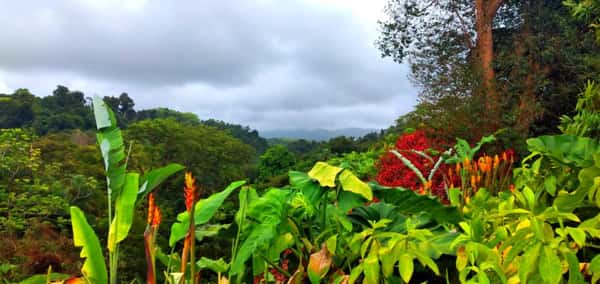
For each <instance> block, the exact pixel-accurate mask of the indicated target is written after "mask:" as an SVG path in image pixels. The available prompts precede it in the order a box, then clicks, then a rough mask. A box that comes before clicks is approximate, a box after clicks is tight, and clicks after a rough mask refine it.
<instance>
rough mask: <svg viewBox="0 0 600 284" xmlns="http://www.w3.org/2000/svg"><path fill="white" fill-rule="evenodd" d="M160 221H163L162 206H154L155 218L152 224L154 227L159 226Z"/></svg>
mask: <svg viewBox="0 0 600 284" xmlns="http://www.w3.org/2000/svg"><path fill="white" fill-rule="evenodd" d="M160 221H162V214H161V212H160V207H158V206H156V207H154V214H153V218H152V226H153V227H158V225H160Z"/></svg>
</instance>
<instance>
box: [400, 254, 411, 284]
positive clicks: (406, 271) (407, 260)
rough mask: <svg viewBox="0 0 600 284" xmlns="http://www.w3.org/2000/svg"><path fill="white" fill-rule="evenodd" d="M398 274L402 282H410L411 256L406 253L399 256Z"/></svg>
mask: <svg viewBox="0 0 600 284" xmlns="http://www.w3.org/2000/svg"><path fill="white" fill-rule="evenodd" d="M399 268H400V276H401V277H402V280H404V282H406V283H408V282H410V278H412V274H413V271H414V264H413V257H412V256H411V255H409V254H407V253H405V254H403V255H401V256H400V265H399Z"/></svg>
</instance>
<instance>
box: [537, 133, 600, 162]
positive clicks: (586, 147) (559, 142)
mask: <svg viewBox="0 0 600 284" xmlns="http://www.w3.org/2000/svg"><path fill="white" fill-rule="evenodd" d="M527 145H528V149H529V151H530V152H539V153H542V154H544V155H546V156H548V157H550V158H551V159H553V160H555V161H557V162H559V163H562V164H566V165H574V166H577V167H582V168H586V167H591V166H593V165H594V159H593V155H594V154H595V153H597V152H598V151H600V145H599V144H598V141H596V140H595V139H591V138H587V137H579V136H574V135H567V134H563V135H546V136H539V137H536V138H530V139H527Z"/></svg>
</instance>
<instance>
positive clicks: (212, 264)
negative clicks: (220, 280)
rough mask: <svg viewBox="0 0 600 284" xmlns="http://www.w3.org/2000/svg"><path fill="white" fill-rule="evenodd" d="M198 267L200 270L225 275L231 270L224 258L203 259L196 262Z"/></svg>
mask: <svg viewBox="0 0 600 284" xmlns="http://www.w3.org/2000/svg"><path fill="white" fill-rule="evenodd" d="M196 265H197V266H198V268H200V269H209V270H211V271H213V272H215V273H224V272H225V271H227V269H229V263H227V262H225V261H224V260H223V258H219V259H217V260H214V259H210V258H206V257H202V258H200V260H198V261H197V262H196Z"/></svg>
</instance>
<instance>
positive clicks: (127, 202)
mask: <svg viewBox="0 0 600 284" xmlns="http://www.w3.org/2000/svg"><path fill="white" fill-rule="evenodd" d="M138 181H139V174H137V173H128V174H127V175H126V178H125V184H124V186H123V191H122V193H121V194H120V195H119V196H118V197H117V201H116V202H115V217H114V218H113V220H112V222H111V224H110V229H109V231H108V250H109V251H114V250H115V248H116V245H117V244H118V243H119V242H121V241H123V240H124V239H125V238H126V237H127V235H128V234H129V229H131V224H132V223H133V211H134V207H135V200H136V197H137V190H138Z"/></svg>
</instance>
